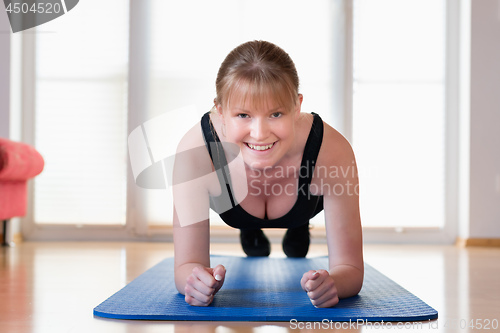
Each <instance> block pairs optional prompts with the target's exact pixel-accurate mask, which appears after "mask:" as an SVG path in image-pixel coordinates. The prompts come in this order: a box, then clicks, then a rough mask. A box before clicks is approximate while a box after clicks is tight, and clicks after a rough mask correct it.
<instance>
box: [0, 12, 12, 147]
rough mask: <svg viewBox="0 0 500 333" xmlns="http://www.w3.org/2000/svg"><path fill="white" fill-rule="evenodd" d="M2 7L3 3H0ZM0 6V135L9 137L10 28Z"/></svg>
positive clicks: (5, 13) (5, 14)
mask: <svg viewBox="0 0 500 333" xmlns="http://www.w3.org/2000/svg"><path fill="white" fill-rule="evenodd" d="M0 6H1V7H3V5H0ZM1 7H0V137H3V138H8V137H10V131H9V127H10V117H9V113H10V111H9V110H10V90H9V86H10V35H11V32H12V30H11V29H10V25H9V18H8V17H7V12H6V11H5V10H4V8H1Z"/></svg>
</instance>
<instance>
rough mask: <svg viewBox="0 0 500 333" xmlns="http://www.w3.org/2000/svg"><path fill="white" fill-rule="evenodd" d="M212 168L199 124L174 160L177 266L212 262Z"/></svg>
mask: <svg viewBox="0 0 500 333" xmlns="http://www.w3.org/2000/svg"><path fill="white" fill-rule="evenodd" d="M212 171H213V168H212V163H211V160H210V157H209V154H208V152H207V150H206V148H205V144H204V141H203V138H202V136H201V131H200V125H199V124H198V125H197V126H195V127H193V129H191V130H190V131H189V132H188V133H187V134H186V135H185V136H184V137H183V139H182V140H181V142H180V144H179V146H178V149H177V153H176V156H175V162H174V170H173V175H172V192H173V197H174V216H173V227H174V253H175V262H176V264H175V265H176V267H178V266H180V265H183V264H185V263H200V264H203V265H204V266H209V264H210V259H209V247H210V246H209V235H210V230H209V220H208V216H209V209H210V203H209V202H210V201H209V195H210V186H213V185H212V184H213V182H214V174H213V172H212ZM215 180H216V179H215Z"/></svg>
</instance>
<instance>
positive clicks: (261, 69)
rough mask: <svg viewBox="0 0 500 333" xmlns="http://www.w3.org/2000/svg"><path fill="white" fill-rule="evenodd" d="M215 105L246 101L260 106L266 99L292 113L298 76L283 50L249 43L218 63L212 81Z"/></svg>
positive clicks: (253, 42)
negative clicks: (218, 66) (237, 100)
mask: <svg viewBox="0 0 500 333" xmlns="http://www.w3.org/2000/svg"><path fill="white" fill-rule="evenodd" d="M215 87H216V92H217V97H216V98H215V104H216V105H221V106H223V107H226V106H229V103H230V100H235V99H240V101H242V102H243V103H244V102H245V100H246V99H247V98H250V99H251V100H252V101H257V103H264V102H265V101H266V100H268V99H269V98H272V99H273V101H274V102H276V103H278V104H279V106H280V107H284V108H285V109H286V110H292V109H293V107H294V106H295V103H296V102H297V97H298V94H299V76H298V74H297V70H296V68H295V64H294V63H293V61H292V59H291V58H290V56H289V55H288V53H286V52H285V51H284V50H283V49H281V48H280V47H278V46H277V45H275V44H273V43H270V42H266V41H250V42H247V43H244V44H241V45H239V46H238V47H236V48H235V49H234V50H232V51H231V52H230V53H229V54H228V55H227V57H226V59H224V61H223V62H222V64H221V66H220V68H219V72H218V74H217V79H216V81H215Z"/></svg>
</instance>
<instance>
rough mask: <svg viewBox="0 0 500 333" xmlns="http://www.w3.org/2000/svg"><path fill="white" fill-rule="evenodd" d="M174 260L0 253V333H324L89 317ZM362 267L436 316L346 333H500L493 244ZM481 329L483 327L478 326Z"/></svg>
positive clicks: (156, 252) (409, 249)
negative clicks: (392, 332)
mask: <svg viewBox="0 0 500 333" xmlns="http://www.w3.org/2000/svg"><path fill="white" fill-rule="evenodd" d="M212 253H215V254H231V255H243V253H242V251H241V249H240V247H239V245H227V244H216V245H214V246H213V249H212ZM172 254H173V252H172V245H171V244H166V243H86V242H81V243H77V242H72V243H31V242H25V243H22V244H18V245H17V246H16V247H14V248H0V332H2V333H17V332H19V333H23V332H50V333H56V332H86V333H99V332H107V333H112V332H124V333H125V332H127V333H132V332H162V333H166V332H176V333H182V332H186V333H187V332H189V333H191V332H194V333H205V332H207V333H208V332H217V333H229V332H272V333H280V332H314V331H326V329H325V328H324V327H317V329H314V327H308V325H307V324H308V323H304V327H303V328H302V329H299V328H296V326H294V325H291V324H290V323H288V322H285V323H273V322H269V323H263V322H250V323H248V322H149V321H123V320H106V319H102V318H98V317H94V316H93V314H92V309H93V308H94V307H95V306H96V305H98V304H99V303H101V302H102V301H103V300H104V299H106V298H107V297H109V296H110V295H112V294H113V293H114V292H116V291H118V290H119V289H121V288H122V287H123V286H125V285H126V284H127V283H129V282H130V281H131V280H133V279H134V278H135V277H137V276H138V275H140V274H141V273H143V272H144V271H146V270H147V269H148V268H150V267H152V266H153V265H155V264H156V263H158V262H159V261H161V260H162V259H164V258H165V257H168V256H172ZM325 254H326V247H325V246H324V245H317V244H314V245H313V246H312V248H311V251H310V254H309V255H310V256H316V255H325ZM272 256H274V257H282V256H283V253H282V252H281V250H280V248H279V245H273V253H272ZM365 261H366V262H367V263H369V264H371V265H372V266H374V267H375V268H377V269H378V270H380V271H381V272H383V273H384V274H386V275H387V276H389V277H390V278H392V279H393V280H395V281H396V282H398V283H399V284H401V285H402V286H403V287H405V288H406V289H408V290H410V291H411V292H413V293H414V294H415V295H417V296H418V297H420V298H421V299H422V300H424V301H425V302H426V303H428V304H429V305H431V306H432V307H434V308H435V309H437V310H438V311H439V319H438V320H435V321H432V322H424V323H407V324H406V327H405V326H403V327H397V326H396V323H394V324H392V325H393V326H392V327H389V326H388V325H385V326H378V327H375V326H367V325H365V326H359V327H355V328H354V327H351V328H350V329H346V331H354V332H369V331H381V330H384V331H390V330H395V331H400V332H401V331H418V332H426V331H432V332H478V331H485V332H495V331H496V332H499V331H500V327H499V325H500V324H499V321H500V249H499V248H467V249H464V248H458V247H454V246H414V245H412V246H407V245H384V246H383V245H367V246H365ZM480 324H481V325H482V326H487V327H488V328H489V329H487V330H486V329H484V328H483V329H482V330H478V328H479V325H480ZM309 325H311V323H309ZM382 325H384V324H382ZM333 327H335V326H333ZM494 328H497V329H494Z"/></svg>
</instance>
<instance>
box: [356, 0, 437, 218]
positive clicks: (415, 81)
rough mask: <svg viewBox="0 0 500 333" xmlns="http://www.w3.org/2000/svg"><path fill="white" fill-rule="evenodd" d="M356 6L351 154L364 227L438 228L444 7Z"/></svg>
mask: <svg viewBox="0 0 500 333" xmlns="http://www.w3.org/2000/svg"><path fill="white" fill-rule="evenodd" d="M354 4H355V5H354V40H353V45H354V95H353V124H354V126H353V127H354V128H353V146H354V150H355V152H356V155H357V159H358V167H359V173H360V201H361V202H360V205H361V214H362V221H363V225H364V226H371V227H442V226H443V225H444V185H445V184H444V163H445V160H444V158H445V153H444V151H445V145H444V139H445V132H444V131H445V102H444V94H445V84H444V75H445V65H444V58H445V42H444V41H445V39H444V37H445V3H444V1H435V0H425V1H422V0H378V1H371V0H355V2H354Z"/></svg>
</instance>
